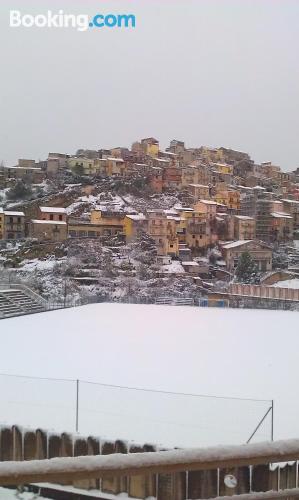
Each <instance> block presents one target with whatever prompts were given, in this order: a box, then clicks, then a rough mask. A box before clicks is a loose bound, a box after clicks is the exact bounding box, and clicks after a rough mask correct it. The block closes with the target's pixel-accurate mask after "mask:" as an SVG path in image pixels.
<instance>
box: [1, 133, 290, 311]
mask: <svg viewBox="0 0 299 500" xmlns="http://www.w3.org/2000/svg"><path fill="white" fill-rule="evenodd" d="M0 186H1V193H0V207H1V208H0V265H1V271H0V273H1V274H0V281H1V283H2V284H3V285H4V284H8V283H15V284H20V285H21V284H24V285H27V286H29V287H30V288H31V289H32V290H33V291H34V292H36V293H38V294H39V295H40V297H42V298H43V299H45V300H46V301H47V302H48V303H52V304H53V306H54V305H55V304H57V305H76V304H82V303H88V302H101V301H124V302H145V303H147V302H149V303H154V302H156V301H158V302H161V301H162V302H173V301H179V302H180V301H183V302H184V301H185V303H188V304H190V303H192V304H195V305H198V304H199V303H200V302H201V303H202V304H206V305H215V304H218V305H222V306H227V305H230V306H232V307H244V306H246V307H255V308H256V307H265V308H289V309H290V308H291V309H296V308H297V306H298V304H299V291H298V289H299V286H298V283H299V170H298V168H297V170H294V171H293V172H284V171H282V170H281V168H280V167H279V166H277V165H273V164H272V163H271V162H270V161H267V162H264V163H262V164H256V163H255V162H254V160H253V159H251V158H250V156H249V155H248V154H247V153H243V152H239V151H234V150H231V149H228V148H224V147H220V148H210V147H204V146H200V147H193V148H190V147H187V146H186V145H185V143H184V142H183V141H180V140H172V141H171V142H170V144H169V147H167V148H166V150H165V151H164V150H161V148H160V145H159V141H158V140H157V139H155V138H153V137H150V138H144V139H141V140H140V141H139V142H135V143H133V144H132V146H131V148H127V147H115V148H112V149H98V150H86V149H79V150H78V151H77V152H76V154H73V155H72V154H66V153H63V152H60V153H49V155H48V158H46V159H45V160H39V161H35V160H32V159H20V160H19V161H18V164H17V165H12V166H9V165H3V164H2V166H1V167H0ZM236 285H239V286H236ZM180 303H181V302H180ZM0 307H1V306H0ZM0 314H1V311H0Z"/></svg>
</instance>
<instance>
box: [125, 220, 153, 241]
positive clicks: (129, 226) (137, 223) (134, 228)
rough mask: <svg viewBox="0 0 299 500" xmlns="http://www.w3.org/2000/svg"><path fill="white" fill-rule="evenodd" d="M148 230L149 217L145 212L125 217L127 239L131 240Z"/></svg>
mask: <svg viewBox="0 0 299 500" xmlns="http://www.w3.org/2000/svg"><path fill="white" fill-rule="evenodd" d="M146 230H147V218H146V217H145V215H144V214H129V215H126V216H125V219H124V231H125V235H126V241H127V242H130V241H132V240H134V239H136V238H138V236H139V235H140V234H141V233H142V232H146Z"/></svg>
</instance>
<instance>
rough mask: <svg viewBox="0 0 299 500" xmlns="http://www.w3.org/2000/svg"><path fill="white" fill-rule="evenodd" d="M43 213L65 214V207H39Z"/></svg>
mask: <svg viewBox="0 0 299 500" xmlns="http://www.w3.org/2000/svg"><path fill="white" fill-rule="evenodd" d="M39 209H40V211H41V212H43V213H55V214H66V208H62V207H39Z"/></svg>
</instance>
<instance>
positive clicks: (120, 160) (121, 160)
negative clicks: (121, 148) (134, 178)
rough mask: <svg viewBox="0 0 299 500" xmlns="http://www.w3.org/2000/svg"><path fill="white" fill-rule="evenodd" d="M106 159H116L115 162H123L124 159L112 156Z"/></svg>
mask: <svg viewBox="0 0 299 500" xmlns="http://www.w3.org/2000/svg"><path fill="white" fill-rule="evenodd" d="M107 160H110V161H116V162H117V163H124V160H123V159H122V158H114V157H111V156H110V157H109V158H107Z"/></svg>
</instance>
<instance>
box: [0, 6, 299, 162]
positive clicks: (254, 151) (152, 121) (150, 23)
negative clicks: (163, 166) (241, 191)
mask: <svg viewBox="0 0 299 500" xmlns="http://www.w3.org/2000/svg"><path fill="white" fill-rule="evenodd" d="M0 9H1V16H0V62H1V74H0V91H1V92H0V116H1V125H0V160H1V159H3V160H4V161H5V163H6V164H7V165H9V164H11V163H12V164H13V163H14V162H15V161H16V159H17V158H35V159H38V158H41V159H43V158H45V157H46V156H47V154H48V152H49V151H53V152H54V151H55V152H66V153H74V152H75V151H76V149H78V148H80V147H86V148H95V149H98V148H100V147H113V146H128V145H131V143H132V142H133V141H135V140H138V139H140V138H142V137H147V136H154V137H156V138H157V139H159V140H160V142H161V145H162V148H164V147H165V146H167V145H168V143H169V141H170V140H171V139H173V138H176V139H180V140H184V141H185V142H186V145H187V146H188V147H192V146H200V145H210V146H226V147H232V148H235V149H239V150H243V151H246V152H249V153H250V154H251V156H252V158H253V159H254V160H255V161H256V162H260V161H267V160H272V161H273V162H274V163H276V164H279V165H281V167H282V168H284V169H286V170H290V169H294V168H295V167H297V166H299V144H298V143H299V64H298V53H299V1H298V0H119V1H113V0H109V1H108V0H106V1H103V0H74V1H71V0H36V1H33V0H28V1H27V0H1V4H0ZM10 9H20V10H21V12H22V13H45V12H46V11H47V9H51V10H52V11H55V12H56V11H58V10H59V9H63V10H64V12H66V13H87V14H90V15H94V14H96V13H101V12H103V13H110V12H111V13H133V14H135V15H136V28H135V29H127V30H124V29H123V30H117V29H110V30H109V29H107V28H106V29H104V30H103V29H102V30H96V29H89V30H88V31H86V32H78V31H76V30H74V29H70V28H69V29H39V28H10V27H9V10H10Z"/></svg>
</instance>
